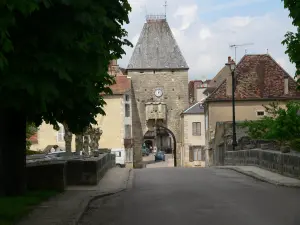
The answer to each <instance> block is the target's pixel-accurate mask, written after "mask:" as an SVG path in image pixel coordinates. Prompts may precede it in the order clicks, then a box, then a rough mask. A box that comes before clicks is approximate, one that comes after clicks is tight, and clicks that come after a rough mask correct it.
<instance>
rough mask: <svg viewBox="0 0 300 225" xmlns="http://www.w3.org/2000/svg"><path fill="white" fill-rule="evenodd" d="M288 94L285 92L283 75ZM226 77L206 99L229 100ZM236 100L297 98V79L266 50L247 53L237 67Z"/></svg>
mask: <svg viewBox="0 0 300 225" xmlns="http://www.w3.org/2000/svg"><path fill="white" fill-rule="evenodd" d="M285 77H287V79H288V84H289V85H288V89H289V91H288V94H284V79H285ZM226 85H227V82H226V79H225V80H224V81H223V82H222V84H220V86H219V87H218V88H217V89H216V90H215V91H214V92H213V93H212V94H211V95H210V96H209V97H208V98H207V99H206V101H223V100H231V96H228V95H226ZM235 97H236V100H260V99H261V100H268V99H272V100H275V99H278V100H279V99H287V100H288V99H300V92H299V91H297V83H296V81H295V80H294V79H293V78H292V77H291V76H290V75H289V74H288V73H287V72H286V71H285V70H284V69H283V68H282V67H281V66H280V65H279V64H278V63H277V62H276V61H275V60H274V59H273V58H272V57H271V56H270V55H268V54H263V55H246V56H244V57H243V58H242V59H241V61H240V62H239V63H238V65H237V67H236V90H235Z"/></svg>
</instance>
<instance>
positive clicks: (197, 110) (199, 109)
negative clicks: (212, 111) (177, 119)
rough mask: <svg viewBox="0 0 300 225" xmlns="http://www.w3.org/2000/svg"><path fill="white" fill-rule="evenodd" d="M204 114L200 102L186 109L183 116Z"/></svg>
mask: <svg viewBox="0 0 300 225" xmlns="http://www.w3.org/2000/svg"><path fill="white" fill-rule="evenodd" d="M202 113H204V107H203V106H202V103H201V102H197V103H196V104H194V105H192V106H191V107H189V108H188V109H186V110H185V111H184V112H183V114H202Z"/></svg>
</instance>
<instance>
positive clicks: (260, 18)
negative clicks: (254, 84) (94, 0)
mask: <svg viewBox="0 0 300 225" xmlns="http://www.w3.org/2000/svg"><path fill="white" fill-rule="evenodd" d="M164 2H165V1H164V0H129V3H130V4H131V6H132V12H131V13H130V24H128V25H126V26H125V28H126V30H127V31H128V39H129V40H130V41H131V42H132V43H133V45H135V44H136V42H137V40H138V37H139V35H140V32H141V30H142V27H143V24H144V23H145V15H146V14H163V13H164V10H165V9H164V6H163V5H164ZM167 4H168V7H167V19H168V22H169V25H170V27H171V29H172V31H173V34H174V36H175V38H176V40H177V43H178V44H179V46H180V48H181V51H182V52H183V55H184V57H185V59H186V61H187V63H188V65H189V67H190V71H189V79H190V80H191V79H207V78H208V79H209V78H212V77H213V76H214V75H215V74H216V73H217V72H218V71H219V70H220V69H221V68H222V66H223V65H224V63H225V62H226V60H227V57H228V56H233V57H234V50H233V49H231V48H230V47H229V45H232V44H244V43H253V45H249V46H243V47H240V48H238V49H237V61H239V60H240V59H241V57H242V56H243V55H244V54H245V50H246V51H247V53H248V54H251V53H253V54H264V53H267V49H268V52H269V54H271V56H272V57H273V58H275V60H277V62H278V63H279V64H280V65H281V66H282V67H283V68H284V69H285V70H286V71H287V72H288V73H290V74H291V75H294V73H295V66H294V65H293V64H291V63H290V61H289V59H288V57H287V55H286V54H285V53H284V52H285V46H283V45H282V44H281V41H282V40H283V39H284V34H285V33H286V32H287V31H294V30H295V28H294V27H293V26H292V23H291V19H290V18H289V17H288V11H287V10H285V9H284V8H283V3H282V2H281V0H168V2H167ZM125 50H126V55H125V56H123V58H122V59H120V60H119V65H120V66H122V67H125V68H126V67H127V65H128V61H129V59H130V57H131V54H132V51H133V48H125Z"/></svg>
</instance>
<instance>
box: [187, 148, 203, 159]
mask: <svg viewBox="0 0 300 225" xmlns="http://www.w3.org/2000/svg"><path fill="white" fill-rule="evenodd" d="M189 158H190V162H194V161H205V150H204V149H203V147H202V146H190V147H189Z"/></svg>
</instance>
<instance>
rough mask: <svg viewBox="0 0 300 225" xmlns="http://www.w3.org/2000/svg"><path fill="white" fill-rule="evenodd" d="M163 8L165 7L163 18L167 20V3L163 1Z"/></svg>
mask: <svg viewBox="0 0 300 225" xmlns="http://www.w3.org/2000/svg"><path fill="white" fill-rule="evenodd" d="M164 7H165V17H166V19H167V7H168V2H167V1H165V4H164Z"/></svg>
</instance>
